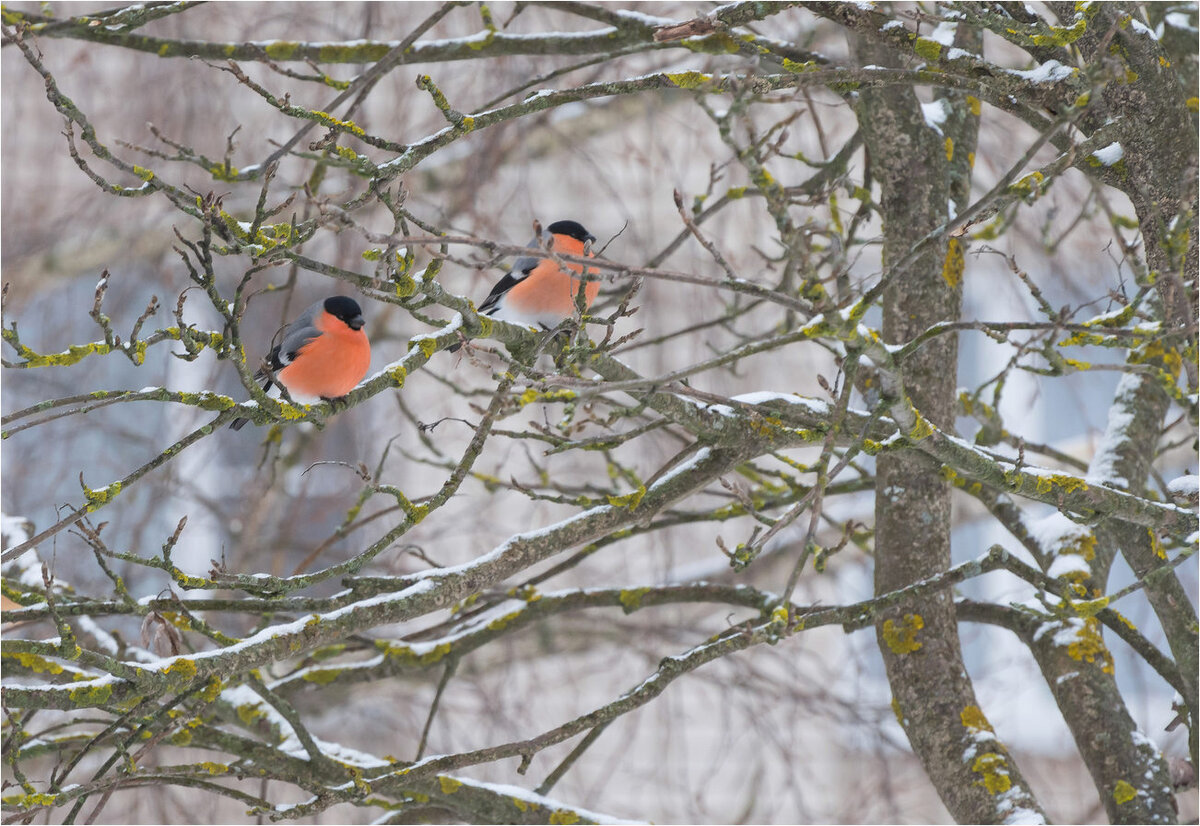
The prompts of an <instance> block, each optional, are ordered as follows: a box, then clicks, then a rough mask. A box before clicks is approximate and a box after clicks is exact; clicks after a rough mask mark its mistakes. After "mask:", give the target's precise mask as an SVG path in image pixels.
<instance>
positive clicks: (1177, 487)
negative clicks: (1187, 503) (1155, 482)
mask: <svg viewBox="0 0 1200 826" xmlns="http://www.w3.org/2000/svg"><path fill="white" fill-rule="evenodd" d="M1167 490H1169V491H1171V493H1177V494H1179V495H1180V496H1196V495H1200V476H1177V477H1175V478H1174V479H1172V480H1171V481H1170V482H1168V483H1167Z"/></svg>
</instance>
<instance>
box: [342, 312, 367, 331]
mask: <svg viewBox="0 0 1200 826" xmlns="http://www.w3.org/2000/svg"><path fill="white" fill-rule="evenodd" d="M366 323H367V322H366V320H365V319H364V318H363V317H362V316H360V315H356V316H355V317H354V318H352V319H350V320H349V321H347V322H346V326H347V327H349V328H350V329H351V330H361V329H362V328H363V325H364V324H366Z"/></svg>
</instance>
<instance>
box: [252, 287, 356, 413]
mask: <svg viewBox="0 0 1200 826" xmlns="http://www.w3.org/2000/svg"><path fill="white" fill-rule="evenodd" d="M365 323H366V322H365V321H364V320H363V314H362V309H361V308H360V307H359V306H358V302H357V301H355V300H354V299H353V298H347V297H346V296H344V295H335V296H331V297H330V298H326V299H324V300H322V301H318V302H317V303H316V304H313V305H312V306H311V307H309V308H308V309H307V310H305V311H304V312H303V313H301V314H300V317H299V318H297V319H296V320H295V321H293V322H292V323H291V324H289V325H287V327H285V328H284V330H283V339H282V340H281V341H280V343H279V346H277V347H276V348H275V349H273V350H272V351H271V354H270V355H269V356H268V357H267V363H268V364H269V365H270V367H271V372H272V373H273V375H271V374H269V373H267V372H266V371H265V370H259V371H258V372H257V373H255V378H256V379H259V380H262V379H265V380H266V383H265V384H264V385H263V390H269V389H270V388H271V384H272V383H277V384H280V385H282V386H283V387H284V388H286V389H287V392H288V395H289V396H291V397H292V400H293V401H295V402H297V403H299V404H316V403H317V402H319V401H321V400H322V399H336V398H338V397H339V396H344V395H346V394H347V393H349V392H350V391H351V390H353V389H354V387H355V385H357V384H358V383H359V382H360V381H362V378H363V376H365V375H366V374H367V368H368V367H370V365H371V345H370V343H369V342H368V341H367V334H366V333H364V332H363V324H365ZM248 421H250V420H249V419H235V420H234V422H233V423H232V424H231V425H230V427H232V428H233V429H234V430H241V429H242V427H243V426H245V424H246V422H248Z"/></svg>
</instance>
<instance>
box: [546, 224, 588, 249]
mask: <svg viewBox="0 0 1200 826" xmlns="http://www.w3.org/2000/svg"><path fill="white" fill-rule="evenodd" d="M549 230H550V232H551V233H553V234H554V235H566V236H567V237H568V238H574V239H575V240H576V241H580V242H582V243H585V244H586V243H587V242H588V241H595V240H596V236H595V235H592V234H591V233H590V232H588V231H587V230H586V229H584V228H583V224H581V223H579V222H578V221H555V222H554V223H553V224H551V225H550V226H549Z"/></svg>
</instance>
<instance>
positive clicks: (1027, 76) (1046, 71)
mask: <svg viewBox="0 0 1200 826" xmlns="http://www.w3.org/2000/svg"><path fill="white" fill-rule="evenodd" d="M1006 71H1007V72H1008V73H1009V74H1010V75H1016V76H1017V77H1019V78H1022V79H1024V80H1028V81H1030V82H1031V83H1057V82H1058V81H1060V80H1066V79H1067V78H1069V77H1070V76H1071V75H1072V74H1074V73H1075V71H1076V70H1075V69H1072V68H1070V67H1069V66H1064V65H1062V64H1061V63H1059V62H1058V61H1057V60H1047V61H1046V62H1045V63H1043V64H1042V65H1040V66H1038V67H1036V68H1034V69H1027V70H1021V69H1008V70H1006Z"/></svg>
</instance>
